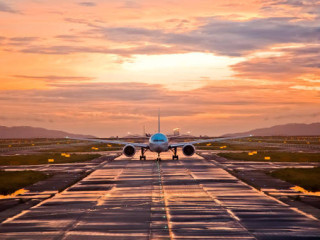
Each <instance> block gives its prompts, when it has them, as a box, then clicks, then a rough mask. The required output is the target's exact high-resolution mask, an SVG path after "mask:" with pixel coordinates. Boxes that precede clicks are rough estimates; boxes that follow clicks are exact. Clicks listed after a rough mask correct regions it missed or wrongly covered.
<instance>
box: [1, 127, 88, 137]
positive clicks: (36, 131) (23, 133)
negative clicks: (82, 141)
mask: <svg viewBox="0 0 320 240" xmlns="http://www.w3.org/2000/svg"><path fill="white" fill-rule="evenodd" d="M66 136H68V137H75V138H92V137H94V136H91V135H82V134H72V133H68V132H63V131H58V130H48V129H45V128H36V127H27V126H19V127H4V126H0V139H1V138H2V139H8V138H64V137H66Z"/></svg>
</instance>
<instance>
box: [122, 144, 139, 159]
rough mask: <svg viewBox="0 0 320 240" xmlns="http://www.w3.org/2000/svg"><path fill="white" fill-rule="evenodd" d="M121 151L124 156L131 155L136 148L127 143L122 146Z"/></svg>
mask: <svg viewBox="0 0 320 240" xmlns="http://www.w3.org/2000/svg"><path fill="white" fill-rule="evenodd" d="M122 152H123V154H124V155H125V156H126V157H132V156H133V155H134V154H135V153H136V148H135V147H134V146H133V145H131V144H128V145H126V146H125V147H124V148H123V150H122Z"/></svg>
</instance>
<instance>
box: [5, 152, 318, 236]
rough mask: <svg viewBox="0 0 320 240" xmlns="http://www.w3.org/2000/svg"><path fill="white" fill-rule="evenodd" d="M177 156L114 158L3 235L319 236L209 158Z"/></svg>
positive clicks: (313, 223) (314, 227)
mask: <svg viewBox="0 0 320 240" xmlns="http://www.w3.org/2000/svg"><path fill="white" fill-rule="evenodd" d="M152 157H153V155H151V154H147V158H149V159H151V158H152ZM180 157H181V159H180V160H179V161H172V160H171V155H170V154H169V153H167V154H162V158H163V161H161V162H160V163H157V162H155V161H151V160H147V161H139V160H138V155H137V156H136V157H135V158H133V159H128V158H125V157H122V156H120V157H118V158H117V159H116V160H115V161H112V162H109V163H106V164H104V165H101V167H99V168H97V170H95V171H94V172H93V173H91V174H90V175H88V176H87V177H86V178H84V179H83V180H81V181H80V182H78V183H76V184H75V185H73V186H71V187H70V188H68V189H66V190H65V191H63V192H61V193H59V194H57V195H55V196H54V197H52V198H50V199H48V200H45V201H43V202H41V203H40V204H38V205H36V206H34V207H33V208H31V209H29V210H27V211H25V212H22V213H21V214H19V215H16V216H14V217H13V218H11V219H7V220H6V221H5V222H3V223H2V224H1V226H0V236H1V239H68V240H70V239H77V240H78V239H80V240H81V239H233V240H234V239H242V240H247V239H263V240H267V239H268V240H270V239H271V240H286V239H310V240H311V239H320V222H319V221H318V220H316V219H313V218H312V217H310V216H307V215H305V214H303V213H302V212H299V211H297V210H295V209H292V208H290V207H289V206H287V205H286V204H284V203H282V202H279V201H277V200H276V199H274V198H271V197H269V196H267V195H265V194H263V193H261V192H259V191H257V190H255V189H253V188H252V187H250V186H248V185H246V184H245V183H243V182H241V181H240V180H238V179H237V178H235V177H234V176H232V175H231V174H229V173H228V172H227V171H225V170H224V169H223V168H221V167H219V165H216V164H215V163H214V162H212V161H207V160H205V159H203V158H202V157H200V156H193V157H191V158H184V157H182V155H181V154H180Z"/></svg>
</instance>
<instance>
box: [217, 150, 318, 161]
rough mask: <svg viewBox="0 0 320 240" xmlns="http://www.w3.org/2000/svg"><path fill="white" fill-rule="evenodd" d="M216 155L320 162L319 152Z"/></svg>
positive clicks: (255, 159) (236, 157) (250, 159)
mask: <svg viewBox="0 0 320 240" xmlns="http://www.w3.org/2000/svg"><path fill="white" fill-rule="evenodd" d="M218 155H219V156H221V157H224V158H228V159H234V160H243V161H263V162H265V161H271V162H320V153H300V152H275V151H274V152H272V151H262V152H259V151H258V154H254V155H252V156H250V155H248V152H241V153H218ZM265 157H270V160H265Z"/></svg>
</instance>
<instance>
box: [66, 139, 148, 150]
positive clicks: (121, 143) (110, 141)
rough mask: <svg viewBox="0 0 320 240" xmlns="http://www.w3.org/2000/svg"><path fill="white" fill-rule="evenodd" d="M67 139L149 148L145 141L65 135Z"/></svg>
mask: <svg viewBox="0 0 320 240" xmlns="http://www.w3.org/2000/svg"><path fill="white" fill-rule="evenodd" d="M66 138H68V139H73V140H82V141H90V142H99V143H111V144H120V145H128V144H130V145H132V146H135V147H141V148H149V145H148V144H146V143H131V142H122V141H113V140H103V139H92V138H70V137H66Z"/></svg>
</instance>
